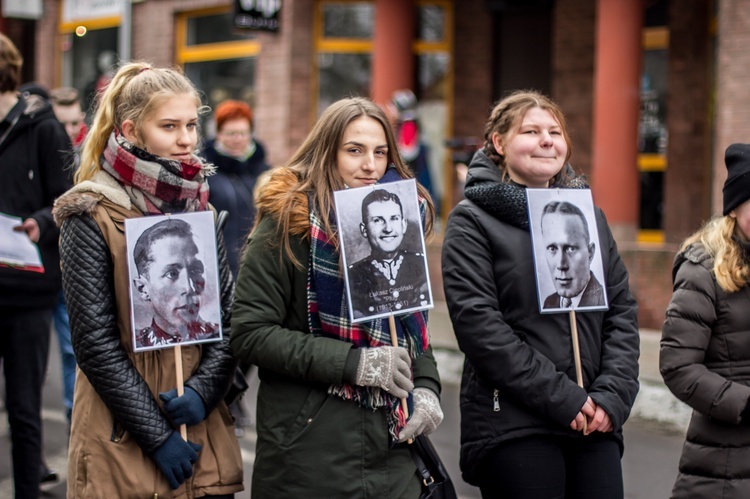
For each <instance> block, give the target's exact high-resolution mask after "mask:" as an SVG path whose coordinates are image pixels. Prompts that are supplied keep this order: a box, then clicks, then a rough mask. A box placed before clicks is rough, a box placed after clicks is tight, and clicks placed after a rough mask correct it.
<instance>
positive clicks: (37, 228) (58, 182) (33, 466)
mask: <svg viewBox="0 0 750 499" xmlns="http://www.w3.org/2000/svg"><path fill="white" fill-rule="evenodd" d="M22 64H23V60H22V58H21V54H20V52H19V51H18V49H17V48H16V47H15V46H14V45H13V43H12V42H11V41H10V40H9V39H8V38H7V37H5V36H4V35H2V34H0V213H2V214H3V215H9V216H12V217H17V218H18V219H19V220H20V222H19V224H18V225H17V226H15V227H14V230H16V231H19V232H21V231H22V232H25V233H26V235H27V236H28V238H29V239H30V240H31V242H33V243H34V244H35V245H36V246H37V247H38V248H39V254H40V256H41V260H42V265H43V267H44V269H43V271H30V270H22V269H20V268H18V267H11V266H7V265H0V363H2V367H3V369H4V373H5V379H6V381H8V380H13V381H12V383H6V385H5V386H6V392H5V407H6V409H7V411H8V421H9V423H10V435H11V448H12V452H11V454H12V460H13V479H14V484H15V494H16V497H17V498H24V499H26V498H35V497H38V496H39V484H40V481H41V479H42V478H45V480H46V479H47V478H48V477H49V475H50V474H49V472H48V471H46V470H45V467H44V465H43V464H42V417H41V407H42V406H41V404H42V387H43V385H44V375H45V372H46V369H47V356H48V353H49V342H50V327H51V324H52V309H53V307H54V306H55V303H56V302H57V298H58V293H59V292H60V289H61V288H62V278H61V275H60V254H59V251H58V238H59V235H60V232H59V231H58V230H57V227H56V226H55V223H54V221H53V220H52V203H53V201H54V200H55V198H57V197H58V196H59V195H61V194H62V193H64V192H65V191H66V190H68V189H69V188H70V186H71V185H72V181H71V178H70V173H71V172H70V165H68V164H66V161H65V160H66V157H70V158H72V155H71V154H69V153H68V152H69V151H70V149H71V145H70V140H69V139H68V135H67V134H66V133H65V129H64V128H63V126H62V125H61V124H60V122H59V121H57V119H56V118H55V114H54V113H53V111H52V107H51V106H50V104H49V103H48V102H46V101H45V100H44V98H42V97H41V96H39V95H34V94H30V93H24V94H23V95H19V94H18V92H17V91H18V88H19V83H20V81H19V80H20V77H21V66H22ZM40 470H41V471H40ZM42 474H44V475H46V476H42Z"/></svg>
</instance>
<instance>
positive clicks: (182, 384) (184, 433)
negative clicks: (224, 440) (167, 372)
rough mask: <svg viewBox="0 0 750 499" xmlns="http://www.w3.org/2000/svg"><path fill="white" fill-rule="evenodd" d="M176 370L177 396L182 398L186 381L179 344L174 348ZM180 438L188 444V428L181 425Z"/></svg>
mask: <svg viewBox="0 0 750 499" xmlns="http://www.w3.org/2000/svg"><path fill="white" fill-rule="evenodd" d="M174 368H175V374H176V375H177V396H178V397H182V395H183V394H184V393H185V381H184V379H183V377H182V346H181V345H180V344H179V343H178V344H177V345H175V346H174ZM180 436H181V437H182V439H183V440H185V441H186V442H187V426H185V425H184V424H181V425H180Z"/></svg>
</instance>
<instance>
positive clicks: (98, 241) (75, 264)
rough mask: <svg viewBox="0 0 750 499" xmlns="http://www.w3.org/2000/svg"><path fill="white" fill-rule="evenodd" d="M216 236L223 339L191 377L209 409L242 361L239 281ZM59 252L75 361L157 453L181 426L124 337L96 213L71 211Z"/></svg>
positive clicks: (206, 351) (209, 347)
mask: <svg viewBox="0 0 750 499" xmlns="http://www.w3.org/2000/svg"><path fill="white" fill-rule="evenodd" d="M217 244H218V259H219V268H220V293H221V316H222V329H223V334H224V339H223V340H222V341H220V342H214V343H204V344H202V356H201V362H200V366H199V367H198V370H197V371H196V372H194V373H193V374H192V375H191V377H190V378H189V379H188V380H187V381H186V382H185V386H189V387H190V388H192V389H194V390H195V391H196V392H197V393H198V394H199V395H200V396H201V398H202V399H203V402H204V404H205V406H206V414H208V413H210V412H211V411H212V410H213V409H214V408H215V407H216V406H217V405H218V404H219V402H220V401H221V400H222V398H223V396H224V394H225V393H226V391H227V389H228V387H229V384H230V381H231V379H232V375H233V373H234V368H235V364H236V362H235V360H234V357H233V356H232V352H231V349H230V348H229V335H230V325H231V312H232V300H233V297H234V283H233V280H232V275H231V271H230V270H229V264H228V261H227V252H226V248H225V246H224V240H223V237H222V236H221V234H219V235H218V241H217ZM60 254H61V259H62V261H63V265H64V266H66V268H65V272H64V273H63V289H64V290H65V297H66V300H67V305H68V312H69V315H70V325H71V340H72V342H73V349H74V351H75V355H76V361H77V362H78V365H79V367H80V368H81V371H82V372H83V373H84V374H85V375H86V377H87V379H88V380H89V382H90V383H91V385H92V386H93V387H94V389H95V390H96V392H97V394H98V395H99V396H100V397H101V398H102V400H103V401H104V403H105V404H106V406H107V407H108V408H109V410H110V411H111V412H112V414H113V416H114V418H115V420H117V421H118V422H119V423H120V424H121V425H122V427H123V428H124V429H125V430H126V431H127V432H128V433H130V435H131V436H132V438H133V439H134V440H135V441H136V443H137V444H138V445H139V446H140V447H141V448H142V449H143V451H144V452H146V453H147V454H152V453H153V452H154V451H156V450H157V449H158V448H159V447H160V446H161V445H162V444H163V443H164V442H165V441H166V439H167V438H168V437H169V436H170V434H171V433H172V432H173V431H174V428H173V427H172V425H171V423H170V422H169V421H168V420H167V418H166V417H165V416H164V415H163V414H162V412H161V411H160V409H159V407H158V405H157V402H156V399H155V398H154V395H153V394H152V393H151V391H150V390H149V387H148V385H147V384H146V382H145V381H144V380H143V378H142V377H141V375H140V374H139V373H138V371H137V370H136V369H135V367H134V366H133V363H132V362H131V361H130V359H129V356H128V352H127V351H126V350H125V349H124V348H123V347H122V345H121V342H120V332H119V329H118V324H117V309H116V301H115V292H114V282H113V269H112V267H113V263H112V261H111V256H110V251H109V248H108V247H107V244H106V242H105V240H104V236H103V235H102V232H101V231H100V229H99V227H98V225H97V224H96V222H95V221H94V220H93V219H92V218H91V216H89V215H88V214H79V215H73V216H70V217H69V218H67V219H65V221H64V222H63V224H62V229H61V241H60ZM82 255H85V258H83V257H82ZM124 390H127V392H126V393H124V392H123V391H124Z"/></svg>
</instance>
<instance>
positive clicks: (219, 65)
mask: <svg viewBox="0 0 750 499" xmlns="http://www.w3.org/2000/svg"><path fill="white" fill-rule="evenodd" d="M185 74H186V75H187V77H188V78H190V81H192V82H193V83H194V84H195V86H196V87H197V88H199V89H202V90H203V92H205V99H206V104H208V105H209V106H211V108H212V109H213V108H215V107H216V105H217V104H218V103H220V102H221V101H223V100H227V99H235V100H243V101H245V102H247V103H249V104H250V105H251V106H253V105H254V104H255V94H254V84H253V82H254V81H255V59H254V58H251V57H248V58H244V59H224V60H220V61H204V62H194V63H188V64H185Z"/></svg>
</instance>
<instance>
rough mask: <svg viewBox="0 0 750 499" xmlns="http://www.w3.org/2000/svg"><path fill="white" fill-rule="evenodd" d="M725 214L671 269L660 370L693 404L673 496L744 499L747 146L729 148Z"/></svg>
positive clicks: (749, 468) (749, 428)
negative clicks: (672, 285)
mask: <svg viewBox="0 0 750 499" xmlns="http://www.w3.org/2000/svg"><path fill="white" fill-rule="evenodd" d="M724 160H725V163H726V167H727V180H726V182H725V183H724V191H723V193H724V196H723V202H724V204H723V211H722V215H721V216H717V217H714V218H712V219H711V220H709V221H708V222H706V224H705V225H704V226H703V227H701V228H700V229H699V230H698V231H696V232H695V233H694V234H692V235H691V236H690V237H688V238H687V239H686V240H685V241H684V242H683V243H682V246H681V247H680V251H679V252H678V254H677V256H676V257H675V261H674V266H673V269H672V277H673V282H674V293H673V294H672V299H671V302H670V304H669V307H668V308H667V318H666V321H665V322H664V327H663V330H662V338H661V352H660V355H659V369H660V371H661V375H662V377H663V378H664V382H665V383H666V385H667V387H669V389H670V390H671V391H672V393H673V394H674V395H675V396H676V397H677V398H678V399H680V400H682V401H683V402H685V403H686V404H688V405H689V406H690V407H692V408H693V416H692V421H691V422H690V429H689V430H688V433H687V436H686V442H685V446H684V447H683V450H682V457H681V458H680V467H679V473H678V475H677V479H676V481H675V484H674V488H673V489H672V497H673V498H676V499H679V498H689V497H723V498H726V499H733V498H736V499H739V498H746V497H750V381H749V380H750V314H748V309H750V288H749V287H748V279H750V144H732V145H730V146H729V147H728V148H727V150H726V154H725V158H724Z"/></svg>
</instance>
